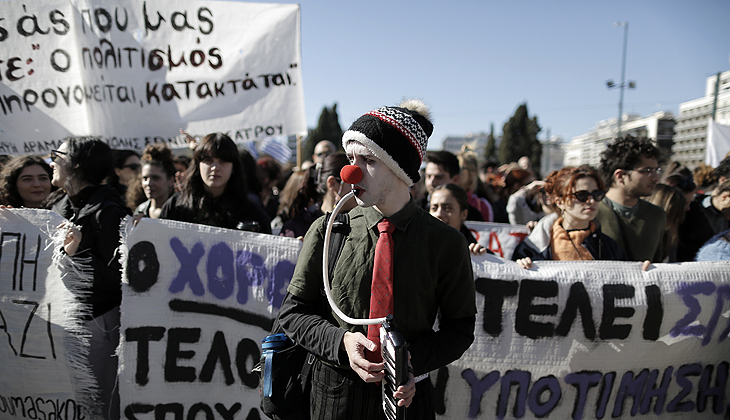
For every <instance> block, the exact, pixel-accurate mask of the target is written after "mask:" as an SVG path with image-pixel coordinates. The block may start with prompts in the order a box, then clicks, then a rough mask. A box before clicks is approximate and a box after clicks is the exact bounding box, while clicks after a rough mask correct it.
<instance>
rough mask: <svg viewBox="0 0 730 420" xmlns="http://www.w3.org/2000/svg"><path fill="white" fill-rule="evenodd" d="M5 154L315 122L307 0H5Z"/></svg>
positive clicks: (243, 134)
mask: <svg viewBox="0 0 730 420" xmlns="http://www.w3.org/2000/svg"><path fill="white" fill-rule="evenodd" d="M0 46H2V51H3V57H1V58H0V154H26V153H36V154H42V153H47V152H48V151H50V150H51V149H54V148H57V147H58V146H59V145H60V141H61V140H62V139H63V138H64V137H66V136H70V135H95V136H101V137H103V138H104V139H106V140H107V141H108V142H109V144H110V145H111V146H112V147H113V148H122V149H138V150H140V149H142V148H144V146H145V145H146V144H149V143H153V142H170V143H172V145H173V146H184V147H187V142H186V141H185V140H184V139H183V138H182V136H179V129H180V128H183V129H185V130H186V131H187V132H188V133H190V134H191V135H193V136H196V137H199V136H202V135H205V134H208V133H211V132H224V133H226V134H228V135H229V136H230V137H231V138H232V139H233V140H234V141H237V142H247V141H253V140H261V139H264V138H267V137H271V136H281V135H293V134H303V133H306V131H307V129H306V122H305V114H304V96H303V85H302V72H301V48H300V9H299V5H297V4H265V3H242V2H228V1H185V2H180V1H173V0H157V1H154V2H152V1H144V0H118V1H115V2H113V3H109V2H105V1H102V0H71V1H68V0H31V1H22V2H21V1H2V2H0Z"/></svg>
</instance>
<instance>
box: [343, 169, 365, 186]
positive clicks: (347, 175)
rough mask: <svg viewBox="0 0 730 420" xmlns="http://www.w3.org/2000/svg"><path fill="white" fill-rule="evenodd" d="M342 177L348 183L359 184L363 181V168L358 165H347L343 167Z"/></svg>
mask: <svg viewBox="0 0 730 420" xmlns="http://www.w3.org/2000/svg"><path fill="white" fill-rule="evenodd" d="M340 177H341V178H342V180H343V181H345V182H346V183H348V184H353V185H354V184H357V183H358V182H360V181H362V169H360V167H359V166H356V165H346V166H344V167H342V170H341V171H340Z"/></svg>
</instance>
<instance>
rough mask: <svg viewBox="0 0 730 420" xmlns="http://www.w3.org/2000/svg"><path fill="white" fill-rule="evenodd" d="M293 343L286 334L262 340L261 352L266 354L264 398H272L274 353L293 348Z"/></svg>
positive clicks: (274, 335)
mask: <svg viewBox="0 0 730 420" xmlns="http://www.w3.org/2000/svg"><path fill="white" fill-rule="evenodd" d="M292 344H293V343H292V341H291V340H290V339H289V337H287V336H286V334H284V333H279V334H273V335H270V336H268V337H266V338H264V339H263V340H261V350H263V352H264V390H263V393H264V397H267V398H271V395H272V393H273V392H272V390H273V387H272V385H271V379H272V377H271V373H272V361H273V356H274V353H276V352H278V351H281V350H286V349H288V348H289V347H291V346H292Z"/></svg>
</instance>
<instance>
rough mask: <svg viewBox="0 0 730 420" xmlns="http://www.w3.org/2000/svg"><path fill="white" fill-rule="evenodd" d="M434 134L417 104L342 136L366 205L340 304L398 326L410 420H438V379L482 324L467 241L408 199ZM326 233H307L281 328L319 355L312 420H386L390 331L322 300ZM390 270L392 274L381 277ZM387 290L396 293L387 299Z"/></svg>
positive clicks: (361, 206) (348, 249)
mask: <svg viewBox="0 0 730 420" xmlns="http://www.w3.org/2000/svg"><path fill="white" fill-rule="evenodd" d="M432 131H433V125H432V123H431V118H430V113H429V112H428V108H426V106H425V105H424V104H423V103H422V102H421V101H418V100H408V101H404V102H402V103H401V104H399V105H398V106H386V107H382V108H379V109H376V110H374V111H371V112H368V113H367V114H365V115H363V116H361V117H360V118H358V119H357V120H356V121H355V122H354V123H353V124H352V126H351V127H350V128H349V129H348V130H347V131H346V132H345V133H344V135H343V137H342V145H343V147H344V149H345V151H346V153H347V156H348V158H349V160H350V163H351V164H352V165H354V166H357V167H358V168H359V169H360V170H361V171H362V174H363V177H362V179H361V180H359V181H357V182H356V183H355V184H354V186H353V189H354V190H355V191H356V198H355V200H356V201H357V204H358V206H357V207H355V208H354V209H352V210H350V212H349V213H348V214H349V219H350V233H349V235H348V237H347V239H346V240H345V241H344V245H343V248H342V250H341V253H340V256H339V258H338V259H337V262H336V264H335V266H334V270H333V272H332V273H330V277H331V279H332V280H331V281H330V283H331V290H332V295H333V298H334V301H335V302H337V304H338V306H339V308H340V310H342V311H343V312H344V314H345V315H347V316H349V317H352V318H359V319H362V318H365V319H367V318H379V317H381V316H385V315H386V314H391V315H393V318H394V321H395V325H396V326H397V328H398V329H399V330H400V332H401V333H402V334H403V336H404V338H405V340H406V341H407V342H408V344H409V346H408V350H409V353H410V366H409V370H410V371H411V372H410V374H409V380H408V381H407V383H405V385H401V386H400V387H398V389H397V390H396V391H395V392H394V394H393V395H394V397H395V398H396V399H397V404H398V406H400V407H408V408H407V413H408V418H417V419H434V418H435V412H434V407H433V401H432V398H431V395H430V383H429V380H428V379H427V376H428V373H429V372H431V371H435V370H437V369H439V368H441V367H444V366H446V365H447V364H449V363H451V362H453V361H454V360H457V359H458V358H459V357H461V355H462V354H463V353H464V352H465V351H466V350H467V349H468V348H469V346H470V345H471V343H472V342H473V340H474V326H475V321H476V318H475V316H476V304H475V290H474V278H473V273H472V268H471V260H470V256H469V249H468V247H467V243H466V240H465V239H464V236H463V235H462V234H461V233H459V231H457V230H456V229H453V228H452V227H451V226H448V225H446V224H445V223H443V222H441V221H440V220H438V219H436V218H435V217H432V216H431V215H430V214H429V213H427V212H426V211H425V210H423V209H422V208H420V207H419V206H417V205H416V203H415V202H414V200H413V199H412V197H411V196H410V193H409V187H410V186H411V185H413V184H414V183H415V182H417V181H418V180H419V178H420V176H419V173H418V169H419V167H420V166H421V163H422V162H423V159H424V155H425V152H426V146H427V142H428V137H429V136H430V135H431V133H432ZM325 230H326V218H325V216H323V217H321V218H319V219H318V220H317V221H315V223H314V224H313V225H312V226H311V227H310V229H309V231H308V232H307V235H306V236H305V238H304V246H303V248H302V250H301V252H300V254H299V259H298V261H297V265H296V268H295V270H294V275H293V277H292V280H291V283H290V284H289V288H288V293H287V296H286V298H285V299H284V303H283V304H282V307H281V310H280V312H279V322H280V324H281V326H282V328H283V330H284V332H285V333H286V334H287V335H288V336H289V337H290V338H291V339H292V340H293V341H294V342H296V343H298V344H300V345H301V346H303V347H304V348H305V349H307V350H308V351H309V352H310V353H312V354H314V355H315V356H316V361H315V363H314V366H313V367H312V374H311V379H310V382H311V392H310V405H309V414H310V416H311V418H312V419H385V414H384V411H383V406H382V404H383V401H382V396H381V392H382V391H381V384H380V381H381V380H383V378H384V372H383V369H384V364H383V362H382V358H381V353H380V347H379V346H380V343H379V339H378V338H375V337H376V335H377V334H376V333H377V331H378V330H379V328H380V327H379V325H375V326H360V325H351V324H348V323H346V322H345V321H343V320H342V319H340V318H339V317H338V316H337V315H335V313H334V312H333V310H332V309H331V308H330V307H329V305H328V302H327V299H326V298H325V297H324V296H323V294H322V293H321V291H322V289H323V281H322V264H321V262H322V253H323V245H324V235H325ZM385 231H387V232H391V233H389V234H388V233H384V232H385ZM381 232H383V233H381ZM380 246H383V248H380ZM383 249H387V251H383ZM383 252H385V255H383ZM383 264H385V265H383ZM374 267H376V268H377V269H374ZM383 270H385V272H389V271H390V270H392V271H390V273H391V274H388V275H381V273H382V272H383ZM383 279H385V280H383ZM383 281H385V282H386V283H381V282H383ZM380 284H384V285H385V286H384V287H385V288H386V289H388V290H389V291H391V292H390V293H385V294H380V292H379V291H378V290H376V289H377V287H378V285H380ZM381 297H382V299H383V301H382V302H381V301H380V300H379V299H381ZM371 300H372V301H371ZM376 301H377V302H376ZM381 304H382V306H380V305H381ZM383 308H386V309H383ZM371 312H372V314H371ZM437 314H438V316H439V328H438V331H434V322H435V321H436V316H437ZM371 315H372V316H371ZM373 331H375V333H374V332H373ZM374 334H375V335H374ZM422 379H426V380H422Z"/></svg>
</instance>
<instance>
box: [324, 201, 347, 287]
mask: <svg viewBox="0 0 730 420" xmlns="http://www.w3.org/2000/svg"><path fill="white" fill-rule="evenodd" d="M331 215H332V213H327V216H326V219H325V224H326V223H328V222H329V219H330V216H331ZM349 234H350V216H349V215H348V214H347V213H338V214H337V216H335V221H334V223H332V236H331V238H330V239H331V240H332V243H331V244H330V248H329V256H328V257H329V259H328V264H329V266H328V267H327V272H328V273H329V278H330V282H331V281H332V278H333V276H334V272H335V265H336V264H337V259H338V258H340V254H341V253H342V248H344V246H345V239H346V238H347V236H348V235H349Z"/></svg>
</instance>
